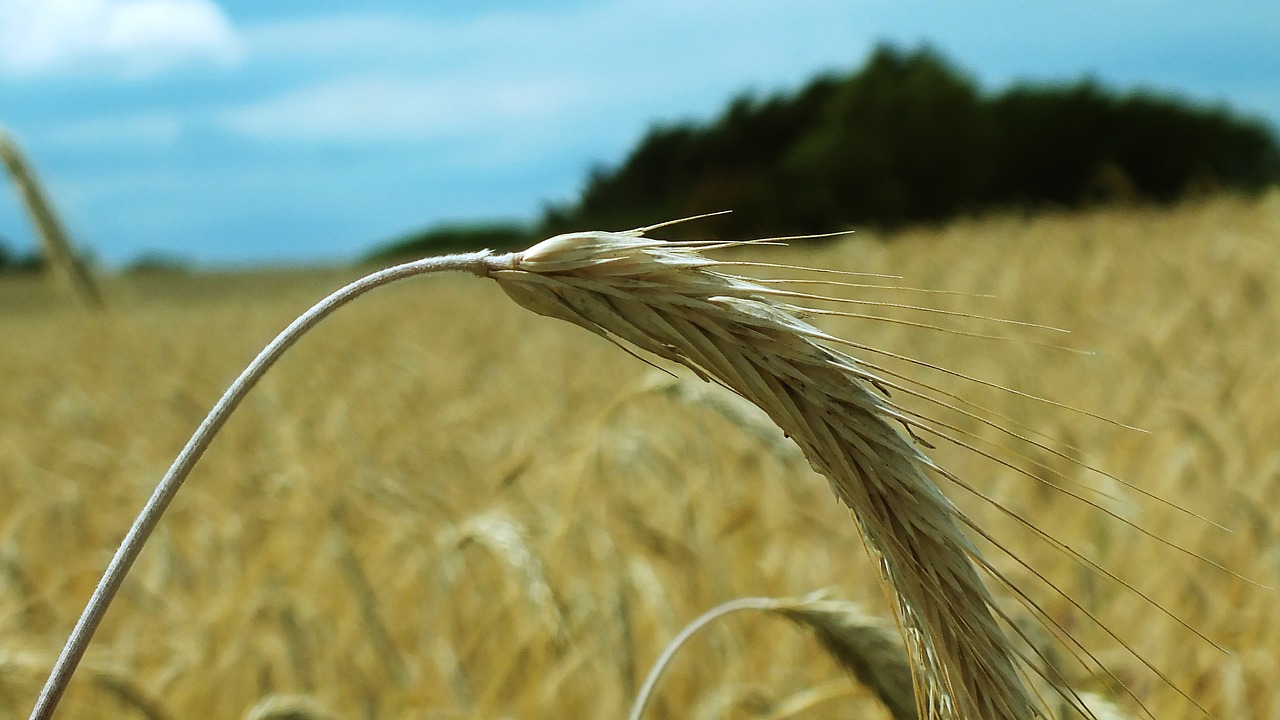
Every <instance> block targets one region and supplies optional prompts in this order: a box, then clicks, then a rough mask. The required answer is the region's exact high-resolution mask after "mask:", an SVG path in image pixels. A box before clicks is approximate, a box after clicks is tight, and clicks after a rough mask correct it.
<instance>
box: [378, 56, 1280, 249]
mask: <svg viewBox="0 0 1280 720" xmlns="http://www.w3.org/2000/svg"><path fill="white" fill-rule="evenodd" d="M1278 181H1280V144H1278V142H1277V139H1276V135H1275V132H1274V130H1273V129H1272V128H1271V127H1269V126H1268V125H1267V124H1266V123H1265V122H1263V121H1261V120H1259V119H1254V118H1249V117H1244V116H1241V115H1239V114H1237V113H1235V112H1233V111H1231V110H1230V109H1228V108H1226V107H1223V106H1212V105H1203V104H1197V103H1194V102H1191V101H1189V100H1186V99H1183V98H1179V97H1175V96H1171V95H1164V94H1159V93H1155V92H1150V91H1141V90H1139V91H1131V92H1118V91H1115V90H1112V89H1109V88H1107V87H1105V86H1103V85H1102V84H1101V83H1099V82H1097V81H1095V80H1092V79H1083V80H1080V81H1077V82H1074V83H1068V84H1058V85H1043V84H1041V85H1037V84H1031V83H1021V84H1016V85H1013V86H1011V87H1009V88H1006V89H1004V90H1001V91H999V92H994V93H988V92H984V91H983V90H982V89H981V88H980V87H979V86H978V84H977V83H976V82H975V81H974V80H973V79H972V78H970V77H969V76H968V75H966V74H965V73H963V72H962V71H960V70H958V69H957V68H956V67H955V66H954V65H952V64H951V63H950V62H949V61H948V60H947V59H946V58H944V57H943V56H942V55H940V54H939V53H938V52H936V51H934V50H932V49H930V48H927V47H926V48H919V49H914V50H910V51H903V50H900V49H896V48H894V47H890V46H882V47H880V48H878V49H876V50H875V51H874V52H873V53H872V54H871V56H870V57H869V59H868V60H867V62H866V63H865V64H864V65H863V66H862V67H861V68H860V69H858V70H856V71H853V72H850V73H847V74H844V75H834V74H832V75H824V76H820V77H817V78H815V79H813V80H812V81H810V82H809V83H808V84H807V85H805V86H804V87H802V88H801V89H799V90H797V91H794V92H789V93H779V94H774V95H770V96H766V97H757V96H754V95H750V94H745V95H742V96H740V97H738V98H737V99H735V100H733V101H732V102H731V103H729V105H728V107H727V108H726V109H725V110H724V111H723V112H722V113H721V114H720V116H719V117H717V118H715V119H713V120H711V121H709V122H701V123H699V122H679V123H670V124H665V125H659V126H656V127H653V128H652V129H651V130H650V131H649V132H648V133H647V134H646V135H645V136H644V137H643V138H642V139H641V140H640V142H639V143H638V144H637V145H636V146H635V148H634V149H633V150H632V151H631V153H630V154H629V155H628V156H627V158H626V159H625V160H624V161H623V162H621V163H620V164H618V165H616V166H613V167H603V166H602V167H597V168H596V169H594V170H592V171H591V172H590V174H589V177H588V178H587V180H586V183H585V187H584V189H583V190H582V192H581V194H580V196H579V198H578V199H577V200H575V201H573V202H570V203H565V204H562V205H558V206H551V207H548V208H547V209H546V211H545V212H544V213H543V216H542V218H540V219H539V220H538V221H536V222H534V223H532V224H531V225H529V226H524V227H521V226H510V225H508V226H493V225H489V226H484V227H475V228H467V227H465V226H454V227H451V228H447V229H443V230H442V229H436V230H435V231H434V232H435V234H437V235H440V236H441V237H445V238H447V239H448V241H449V243H450V244H451V245H452V246H454V247H456V246H458V243H461V244H464V245H470V246H471V247H478V246H483V245H485V244H486V242H489V244H494V243H493V242H490V240H491V239H490V237H489V236H490V235H494V237H493V238H492V241H496V242H497V244H499V245H501V246H502V247H513V246H516V245H519V244H521V243H522V242H525V241H526V240H528V239H532V238H536V237H541V236H545V235H547V234H550V233H555V232H563V231H567V230H573V229H582V228H585V227H592V228H607V229H618V228H626V227H638V226H643V225H648V224H652V223H654V222H658V221H660V220H665V219H672V218H678V217H685V216H689V215H697V214H701V213H706V212H712V211H717V210H732V211H733V213H732V214H731V215H728V216H723V217H719V218H715V219H713V220H711V221H708V222H706V223H700V224H699V225H698V227H697V231H698V232H699V233H701V234H707V233H711V234H719V235H725V236H728V235H760V234H796V233H810V232H812V233H817V232H826V231H832V230H839V229H845V228H849V227H854V226H858V227H867V226H873V227H890V228H891V227H896V226H900V225H902V224H905V223H916V222H935V221H943V220H946V219H948V218H952V217H955V216H957V215H961V214H972V213H980V212H987V211H991V210H999V209H1009V208H1032V209H1035V208H1044V207H1053V208H1076V207H1081V206H1085V205H1089V204H1095V203H1100V202H1150V203H1168V202H1173V201H1176V200H1179V199H1181V198H1184V197H1186V196H1188V195H1189V194H1197V193H1207V192H1214V191H1218V190H1234V191H1244V192H1255V191H1258V190H1260V189H1262V188H1264V187H1266V186H1268V185H1270V184H1274V183H1276V182H1278ZM446 230H447V232H446ZM495 230H497V231H499V232H497V233H496V234H494V231H495ZM672 230H673V232H672V233H671V234H672V235H674V234H676V233H678V231H679V229H678V228H673V229H672ZM431 235H432V233H431V232H428V233H426V234H424V235H421V236H415V237H413V238H406V239H405V240H404V241H403V242H402V243H401V244H400V245H399V247H400V248H401V249H407V248H408V246H409V245H417V247H416V248H415V249H420V250H426V249H436V247H437V246H436V245H434V244H432V243H430V242H429V241H430V240H431V239H432V238H431ZM437 239H439V238H437Z"/></svg>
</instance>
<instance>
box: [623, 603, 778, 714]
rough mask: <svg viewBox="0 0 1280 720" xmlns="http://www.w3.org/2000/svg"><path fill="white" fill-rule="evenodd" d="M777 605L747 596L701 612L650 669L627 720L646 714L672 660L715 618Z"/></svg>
mask: <svg viewBox="0 0 1280 720" xmlns="http://www.w3.org/2000/svg"><path fill="white" fill-rule="evenodd" d="M777 605H778V601H777V600H775V599H773V598H767V597H748V598H738V599H736V600H730V601H728V602H725V603H721V604H719V605H717V606H715V607H713V608H711V609H710V610H708V611H706V612H704V613H702V614H701V615H699V616H698V617H697V618H695V619H694V621H693V622H691V623H689V624H688V625H686V626H685V627H684V629H683V630H681V631H680V634H679V635H676V636H675V637H674V638H672V640H671V642H670V643H668V644H667V647H666V649H664V650H663V651H662V654H661V655H659V656H658V659H657V660H656V661H654V663H653V668H652V669H651V670H649V675H648V677H646V678H645V679H644V685H641V686H640V694H638V695H637V696H636V700H635V702H634V703H632V705H631V712H629V713H627V720H640V718H641V717H642V716H643V715H644V709H645V708H646V707H647V706H648V705H649V698H650V697H652V696H653V689H654V688H655V687H657V686H658V680H661V679H662V674H663V673H664V672H666V670H667V666H668V665H670V664H671V660H672V658H674V657H675V656H676V653H677V652H678V651H679V650H680V647H681V646H682V645H684V644H685V642H686V641H688V640H689V638H691V637H693V635H694V633H696V632H698V631H699V630H701V629H702V628H703V627H705V626H706V625H708V624H710V623H712V622H714V621H715V620H716V618H719V617H723V616H725V615H728V614H729V613H732V612H738V611H740V610H773V609H774V608H776V607H777Z"/></svg>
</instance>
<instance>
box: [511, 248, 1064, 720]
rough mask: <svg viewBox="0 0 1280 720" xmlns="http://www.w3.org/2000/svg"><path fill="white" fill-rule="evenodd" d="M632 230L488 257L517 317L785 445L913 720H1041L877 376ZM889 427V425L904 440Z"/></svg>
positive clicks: (752, 285) (766, 300)
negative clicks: (814, 486)
mask: <svg viewBox="0 0 1280 720" xmlns="http://www.w3.org/2000/svg"><path fill="white" fill-rule="evenodd" d="M725 245H726V244H725V243H714V242H684V243H672V242H664V241H661V240H654V239H650V238H646V237H644V235H643V231H640V230H637V231H632V232H626V233H608V232H587V233H573V234H568V235H560V236H557V237H554V238H551V239H549V240H545V241H543V242H541V243H539V244H537V245H535V246H533V247H532V248H530V249H529V250H527V251H525V252H522V253H514V254H511V255H506V256H501V257H495V258H492V261H491V263H490V266H491V267H493V270H491V271H490V277H492V278H494V279H495V280H496V281H497V282H498V284H499V286H500V287H501V288H502V289H503V290H504V291H505V292H506V293H507V295H508V296H510V297H511V299H513V300H514V301H516V302H517V303H519V304H520V305H522V306H524V307H526V308H528V309H529V310H532V311H534V312H536V313H539V314H541V315H547V316H550V317H555V318H558V319H561V320H566V321H568V322H571V323H573V324H575V325H578V326H580V327H583V328H585V329H587V330H589V331H591V332H593V333H595V334H597V335H600V336H602V337H604V338H606V339H609V340H610V341H612V342H615V343H616V344H620V345H621V343H620V342H619V341H624V342H626V343H628V344H629V345H631V346H634V347H636V348H639V349H641V350H645V351H647V352H650V353H652V354H654V355H656V356H658V357H661V358H665V359H666V360H669V361H672V362H675V363H679V364H681V365H684V366H686V367H688V368H690V369H692V370H693V371H694V372H695V373H697V374H698V375H699V376H700V377H702V378H703V379H706V380H713V381H715V382H718V383H720V384H723V385H725V386H726V387H728V388H730V389H731V390H733V391H734V392H736V393H738V394H740V395H742V396H743V397H744V398H746V399H748V400H750V401H751V402H752V403H754V404H755V405H757V406H759V407H760V408H761V409H763V410H764V411H765V412H766V413H768V414H769V416H770V417H771V418H772V419H773V421H774V422H775V423H777V424H778V425H779V426H780V427H781V428H782V429H783V430H784V431H785V432H786V433H787V434H788V435H790V436H791V437H792V439H794V440H795V442H796V443H797V444H798V445H799V446H800V449H801V450H802V451H803V452H804V454H805V457H806V458H808V460H809V462H810V464H812V465H813V467H814V469H815V470H817V471H818V472H819V473H821V474H822V475H824V476H826V478H827V479H828V480H829V481H830V483H831V487H832V490H833V491H834V492H835V494H836V496H837V497H838V498H840V500H841V501H843V502H844V504H845V505H847V506H848V508H849V509H850V510H851V512H852V514H853V516H854V518H855V519H856V521H857V523H858V525H859V527H860V529H861V530H862V533H863V536H864V538H865V540H866V542H867V544H868V546H869V547H870V549H871V550H872V552H873V553H874V554H875V555H876V557H877V558H878V560H879V568H880V571H881V573H882V575H883V578H884V580H885V581H886V584H887V587H888V588H890V589H891V593H892V597H893V601H894V603H893V604H894V609H895V613H896V614H897V617H898V620H899V622H900V623H901V625H902V630H903V633H904V636H905V638H906V640H907V646H908V649H909V652H910V655H911V657H912V659H913V661H914V667H915V668H916V671H917V675H916V682H917V683H918V690H919V692H918V696H917V701H918V703H919V704H920V715H921V716H922V717H928V718H984V719H995V718H1010V719H1014V718H1017V719H1019V720H1025V719H1026V718H1030V717H1037V716H1043V715H1044V711H1043V710H1042V709H1041V707H1040V706H1039V705H1038V703H1037V702H1036V701H1035V699H1034V698H1033V696H1032V695H1031V693H1029V692H1028V690H1027V689H1026V688H1025V686H1024V683H1023V682H1022V679H1021V677H1020V675H1019V671H1018V667H1019V659H1018V657H1017V653H1016V652H1015V651H1014V650H1013V649H1012V646H1011V644H1010V643H1009V642H1008V640H1007V639H1006V638H1005V636H1004V633H1003V631H1002V630H1001V628H1000V626H999V624H998V623H997V621H996V617H997V615H998V611H997V610H996V609H995V607H994V602H993V600H992V597H991V595H990V594H989V592H988V591H987V589H986V587H985V586H984V585H983V583H982V581H981V579H980V577H979V575H978V572H977V570H976V568H975V565H974V562H973V560H972V559H971V558H978V557H980V553H979V551H978V549H977V547H976V546H975V545H974V544H973V543H972V542H971V541H970V540H969V539H968V538H967V537H966V536H965V535H964V533H963V532H961V530H960V527H959V525H960V523H959V521H958V515H959V514H958V511H957V509H956V508H955V507H954V506H953V505H952V503H951V502H950V501H949V500H948V499H947V498H946V497H945V496H944V495H943V493H942V492H941V491H940V490H939V489H938V487H937V486H936V485H935V484H934V483H933V482H932V481H931V480H930V479H929V477H928V475H927V471H928V470H929V469H930V468H933V467H934V465H933V463H932V461H931V460H930V459H929V458H928V457H927V456H926V455H924V453H923V452H921V451H920V450H919V449H918V448H917V446H916V444H915V443H914V442H913V440H914V439H916V438H915V436H914V433H911V432H910V430H909V427H910V426H909V425H907V424H906V423H907V422H909V419H908V418H906V417H905V416H904V415H903V414H902V413H901V412H900V411H899V410H897V409H895V408H894V407H892V406H890V405H889V404H888V403H886V402H885V400H884V398H883V397H882V395H881V394H880V391H879V388H881V387H883V386H882V384H881V383H882V381H881V380H880V378H878V377H876V376H875V375H874V374H872V373H871V372H870V371H869V370H868V369H866V368H865V367H864V366H862V365H861V364H860V363H859V362H858V361H857V360H855V359H854V358H852V357H851V356H849V355H847V354H844V353H841V352H838V351H836V350H833V349H832V348H830V347H828V346H826V345H825V344H824V342H823V340H824V339H827V338H828V336H826V335H825V334H824V333H823V332H822V331H820V330H818V329H817V328H816V327H814V326H812V325H810V324H809V323H807V322H805V321H803V320H801V319H800V318H799V317H798V316H797V315H796V314H794V313H793V312H791V311H789V309H788V308H787V307H786V306H784V305H783V304H781V303H779V302H776V301H775V300H774V299H773V298H774V296H776V294H777V291H776V290H773V289H771V288H769V287H767V286H765V285H763V284H760V283H757V282H754V281H752V280H749V279H747V278H742V277H738V276H734V275H730V274H727V273H723V272H719V271H717V269H716V263H715V262H714V261H712V260H709V259H707V258H705V257H704V256H702V255H701V254H700V251H702V250H706V249H714V248H718V247H724V246H725ZM894 423H903V424H904V425H903V426H904V427H907V428H908V433H907V435H904V434H903V433H901V432H899V431H898V429H897V428H896V427H895V426H894Z"/></svg>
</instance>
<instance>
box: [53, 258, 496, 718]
mask: <svg viewBox="0 0 1280 720" xmlns="http://www.w3.org/2000/svg"><path fill="white" fill-rule="evenodd" d="M511 257H512V256H510V255H493V254H492V253H491V252H490V251H488V250H482V251H480V252H474V253H462V254H458V255H446V256H444V257H434V258H425V259H422V260H415V261H413V262H409V263H404V264H402V265H396V266H393V267H389V268H386V269H385V270H379V271H378V272H375V273H372V274H369V275H366V276H364V277H362V278H360V279H359V280H356V281H355V282H352V283H350V284H349V285H346V286H345V287H343V288H341V289H339V290H337V291H335V292H334V293H332V294H331V295H329V296H328V297H326V298H324V299H323V300H321V301H320V302H318V303H316V304H315V305H313V306H312V307H311V309H309V310H307V311H306V312H305V313H303V314H302V315H301V316H299V317H298V319H297V320H294V321H293V322H292V323H290V325H289V326H288V327H287V328H285V329H284V330H283V331H281V333H280V334H279V335H277V336H276V337H275V339H274V340H272V341H271V343H270V344H268V345H267V346H266V347H265V348H263V349H262V352H260V353H258V356H257V357H255V358H254V359H253V362H251V363H249V365H248V366H247V367H246V368H245V369H244V371H243V372H241V373H240V376H239V377H237V378H236V380H235V382H233V383H232V384H231V386H230V387H229V388H227V391H226V392H225V393H223V395H222V397H221V398H220V399H219V400H218V402H217V404H215V405H214V406H213V409H212V410H210V411H209V414H208V415H207V416H206V417H205V419H204V422H202V423H200V427H199V428H197V429H196V431H195V434H193V435H192V436H191V439H190V440H188V441H187V444H186V446H185V447H183V448H182V452H181V453H179V454H178V457H177V458H175V459H174V461H173V464H172V465H170V466H169V470H168V472H166V473H165V476H164V478H163V479H161V480H160V483H159V484H158V485H156V489H155V491H154V492H153V493H152V494H151V498H150V499H149V500H147V503H146V505H144V506H143V508H142V511H141V512H140V513H139V514H138V516H137V517H136V518H135V519H134V521H133V525H132V526H131V527H130V528H129V532H128V534H127V535H125V538H124V540H123V541H122V542H121V543H120V547H119V549H117V550H116V553H115V555H114V556H113V557H112V558H111V564H110V565H108V566H107V570H106V572H105V573H103V575H102V579H101V580H99V581H98V586H97V587H96V588H95V589H94V591H93V595H92V596H91V597H90V598H89V602H88V604H87V605H85V608H84V611H83V612H82V613H81V614H80V619H79V621H77V622H76V626H75V628H74V629H73V630H72V631H71V635H70V636H69V637H68V638H67V643H66V645H65V646H64V647H63V648H62V652H61V653H60V654H59V655H58V661H57V663H55V664H54V666H53V670H52V671H51V672H50V673H49V679H48V680H46V681H45V685H44V689H42V690H41V691H40V697H39V699H38V700H37V701H36V705H35V707H34V708H32V710H31V715H30V720H48V718H51V717H52V716H53V713H54V711H55V710H56V709H57V707H58V702H59V701H60V700H61V699H62V694H63V692H65V691H66V688H67V684H68V683H69V682H70V681H71V676H72V675H73V674H74V673H75V671H76V667H77V666H78V665H79V664H80V660H81V658H82V657H84V653H85V650H86V649H87V648H88V646H89V641H90V640H92V639H93V634H94V632H95V631H97V629H98V625H99V624H100V623H101V622H102V617H103V616H104V615H105V614H106V612H107V608H108V606H110V605H111V601H112V600H113V599H114V598H115V595H116V592H117V591H118V590H119V589H120V585H121V583H122V582H124V578H125V575H127V574H128V573H129V569H130V568H131V567H133V562H134V560H136V559H137V557H138V554H139V553H140V552H141V551H142V546H143V545H145V544H146V542H147V539H148V538H149V537H150V536H151V532H152V531H153V530H154V529H155V527H156V524H157V523H158V522H159V521H160V516H161V515H163V514H164V511H165V510H166V509H167V508H168V507H169V503H170V502H171V501H172V500H173V498H174V496H175V495H176V494H177V492H178V490H179V489H180V488H181V487H182V483H183V481H185V480H186V479H187V476H188V475H190V474H191V470H192V468H193V467H195V464H196V462H197V461H199V459H200V457H201V456H202V455H204V451H205V450H206V449H207V448H208V447H209V444H210V443H211V442H212V441H213V438H214V436H216V435H217V434H218V431H219V430H221V429H222V426H223V424H225V423H226V421H227V418H229V417H230V416H231V413H232V412H234V411H235V409H236V407H237V406H239V405H240V401H242V400H243V399H244V398H245V396H246V395H248V393H249V391H250V390H252V389H253V387H254V386H255V385H257V383H258V381H259V380H260V379H261V378H262V376H263V374H264V373H266V371H267V370H268V369H270V368H271V366H272V365H274V364H275V363H276V361H277V360H279V359H280V357H281V356H282V355H283V354H284V352H285V351H286V350H288V349H289V348H290V347H292V346H293V344H294V343H296V342H297V341H298V339H299V338H301V337H302V336H303V335H305V334H306V333H307V332H308V331H310V330H311V329H312V328H313V327H315V326H316V324H318V323H319V322H320V321H321V320H323V319H324V318H325V317H327V316H328V315H329V314H330V313H332V312H333V311H334V310H337V309H338V308H340V307H342V306H343V305H346V304H347V303H349V302H351V301H352V300H354V299H356V298H357V297H359V296H361V295H363V294H364V293H366V292H368V291H370V290H372V289H374V288H376V287H381V286H383V285H386V284H388V283H391V282H394V281H396V280H403V279H405V278H409V277H413V276H415V275H425V274H427V273H435V272H448V271H460V272H470V273H472V274H474V275H478V276H481V277H486V276H488V275H489V273H490V272H491V271H493V270H498V269H502V268H504V267H507V266H509V265H510V262H511V260H510V258H511Z"/></svg>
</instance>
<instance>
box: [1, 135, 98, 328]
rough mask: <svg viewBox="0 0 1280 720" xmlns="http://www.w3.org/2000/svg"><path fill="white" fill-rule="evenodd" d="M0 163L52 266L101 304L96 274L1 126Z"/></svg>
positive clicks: (92, 302) (90, 299) (90, 300)
mask: <svg viewBox="0 0 1280 720" xmlns="http://www.w3.org/2000/svg"><path fill="white" fill-rule="evenodd" d="M0 162H3V163H4V166H5V168H6V169H7V170H8V171H9V177H10V178H12V179H13V184H14V186H15V187H16V188H17V190H18V195H19V197H21V198H22V203H23V205H24V206H25V207H26V209H27V214H28V215H30V216H31V224H32V225H33V226H35V230H36V235H37V236H38V237H39V238H40V246H41V249H42V250H43V251H44V255H45V260H46V261H47V262H48V263H49V267H50V269H51V270H52V271H53V272H55V273H57V274H59V275H61V276H62V278H63V279H64V281H65V282H66V283H67V284H68V285H69V286H70V287H71V289H72V290H73V291H74V292H75V293H76V295H78V296H79V297H80V299H81V300H82V301H84V302H85V303H86V304H87V305H90V306H92V307H102V305H103V300H102V291H101V290H100V289H99V288H98V283H97V281H96V280H95V279H94V277H93V273H92V272H91V271H90V270H89V266H88V265H86V264H85V262H84V259H83V258H81V256H80V255H79V253H77V252H76V249H75V245H74V244H72V242H71V237H70V236H69V235H68V234H67V231H66V228H64V227H63V225H62V221H61V220H60V219H59V218H58V214H57V213H56V212H55V211H54V209H53V204H52V203H50V202H49V196H48V193H46V192H45V190H44V186H42V185H41V184H40V181H39V180H38V179H37V178H36V174H35V171H34V170H32V168H31V163H29V162H27V159H26V158H25V157H23V155H22V151H21V150H19V149H18V144H17V143H16V142H14V141H13V138H12V137H10V135H9V133H8V132H6V131H5V129H4V128H3V127H0Z"/></svg>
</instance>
